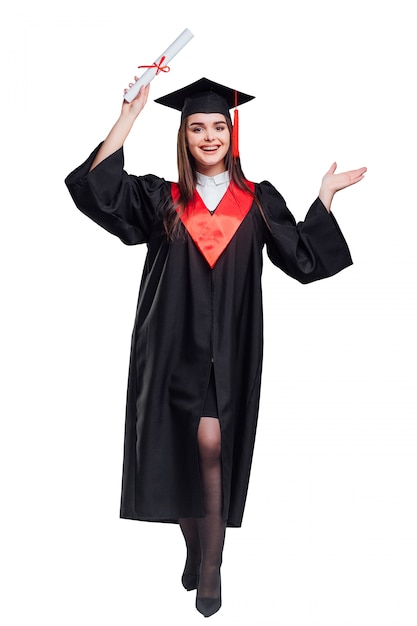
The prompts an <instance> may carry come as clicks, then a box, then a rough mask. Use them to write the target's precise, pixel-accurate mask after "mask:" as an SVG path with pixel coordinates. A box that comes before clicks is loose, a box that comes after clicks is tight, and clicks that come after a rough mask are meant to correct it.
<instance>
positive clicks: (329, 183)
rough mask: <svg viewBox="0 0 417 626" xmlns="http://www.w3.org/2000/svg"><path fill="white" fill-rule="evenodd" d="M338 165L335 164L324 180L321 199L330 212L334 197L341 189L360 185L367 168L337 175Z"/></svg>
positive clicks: (320, 194)
mask: <svg viewBox="0 0 417 626" xmlns="http://www.w3.org/2000/svg"><path fill="white" fill-rule="evenodd" d="M336 168H337V164H336V163H333V164H332V165H331V167H330V169H329V171H328V172H326V173H325V175H324V176H323V178H322V181H321V188H320V193H319V198H320V200H321V201H322V202H323V204H324V206H325V207H326V209H327V210H328V211H329V212H330V205H331V203H332V200H333V196H334V194H335V193H336V192H337V191H340V189H345V187H350V185H354V184H355V183H358V182H359V181H360V180H362V178H363V177H364V176H365V172H366V171H367V168H366V167H360V168H359V169H357V170H349V171H348V172H340V174H336V173H335V172H336Z"/></svg>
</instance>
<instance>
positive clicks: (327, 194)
mask: <svg viewBox="0 0 417 626" xmlns="http://www.w3.org/2000/svg"><path fill="white" fill-rule="evenodd" d="M333 196H334V191H331V190H330V189H329V188H328V187H326V186H325V185H322V186H321V187H320V191H319V198H320V200H321V201H322V202H323V204H324V206H325V207H326V209H327V211H328V212H329V213H330V207H331V205H332V200H333Z"/></svg>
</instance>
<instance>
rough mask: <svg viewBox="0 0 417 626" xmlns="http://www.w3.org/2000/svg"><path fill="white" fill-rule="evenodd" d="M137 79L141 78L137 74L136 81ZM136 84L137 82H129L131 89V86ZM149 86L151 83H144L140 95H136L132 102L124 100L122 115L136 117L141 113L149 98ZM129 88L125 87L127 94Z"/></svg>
mask: <svg viewBox="0 0 417 626" xmlns="http://www.w3.org/2000/svg"><path fill="white" fill-rule="evenodd" d="M137 80H139V79H138V77H137V76H135V82H136V81H137ZM134 84H135V83H129V89H130V87H133V85H134ZM149 87H150V84H149V83H148V84H147V85H142V87H141V88H140V89H139V93H138V95H137V96H135V97H134V98H133V100H132V101H131V102H127V100H123V104H122V115H133V117H134V118H136V117H137V116H138V115H139V113H140V112H141V111H142V109H143V107H144V106H145V104H146V102H147V100H148V94H149ZM129 89H125V90H124V93H125V94H126V93H127V92H128V91H129Z"/></svg>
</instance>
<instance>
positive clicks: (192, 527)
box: [179, 518, 201, 591]
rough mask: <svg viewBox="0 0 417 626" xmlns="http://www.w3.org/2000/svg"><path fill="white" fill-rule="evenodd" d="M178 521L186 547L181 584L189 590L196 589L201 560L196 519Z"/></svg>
mask: <svg viewBox="0 0 417 626" xmlns="http://www.w3.org/2000/svg"><path fill="white" fill-rule="evenodd" d="M179 523H180V527H181V531H182V534H183V535H184V539H185V545H186V547H187V559H186V561H185V568H184V572H183V575H182V584H183V586H184V587H185V589H187V591H191V589H197V584H198V570H199V568H200V561H201V549H200V535H199V533H198V525H197V520H196V519H193V518H181V519H180V520H179Z"/></svg>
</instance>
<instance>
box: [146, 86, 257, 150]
mask: <svg viewBox="0 0 417 626" xmlns="http://www.w3.org/2000/svg"><path fill="white" fill-rule="evenodd" d="M254 97H255V96H249V95H248V94H246V93H243V92H241V91H237V90H236V89H231V88H230V87H225V86H224V85H220V84H219V83H215V82H214V81H212V80H209V79H208V78H200V80H197V81H195V82H194V83H191V84H190V85H187V86H186V87H183V88H182V89H178V90H177V91H173V92H172V93H169V94H168V95H166V96H162V97H161V98H157V99H156V100H155V102H157V103H158V104H163V105H164V106H167V107H170V108H172V109H176V110H177V111H181V120H183V119H185V118H186V117H188V116H189V115H192V114H193V113H221V114H223V115H224V116H225V117H228V118H229V119H230V120H231V116H230V110H229V109H233V108H234V109H235V111H234V121H233V136H232V145H233V156H234V157H235V158H236V157H238V156H239V140H238V135H239V112H238V110H237V109H236V107H238V106H240V105H241V104H245V103H246V102H249V100H253V98H254Z"/></svg>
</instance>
